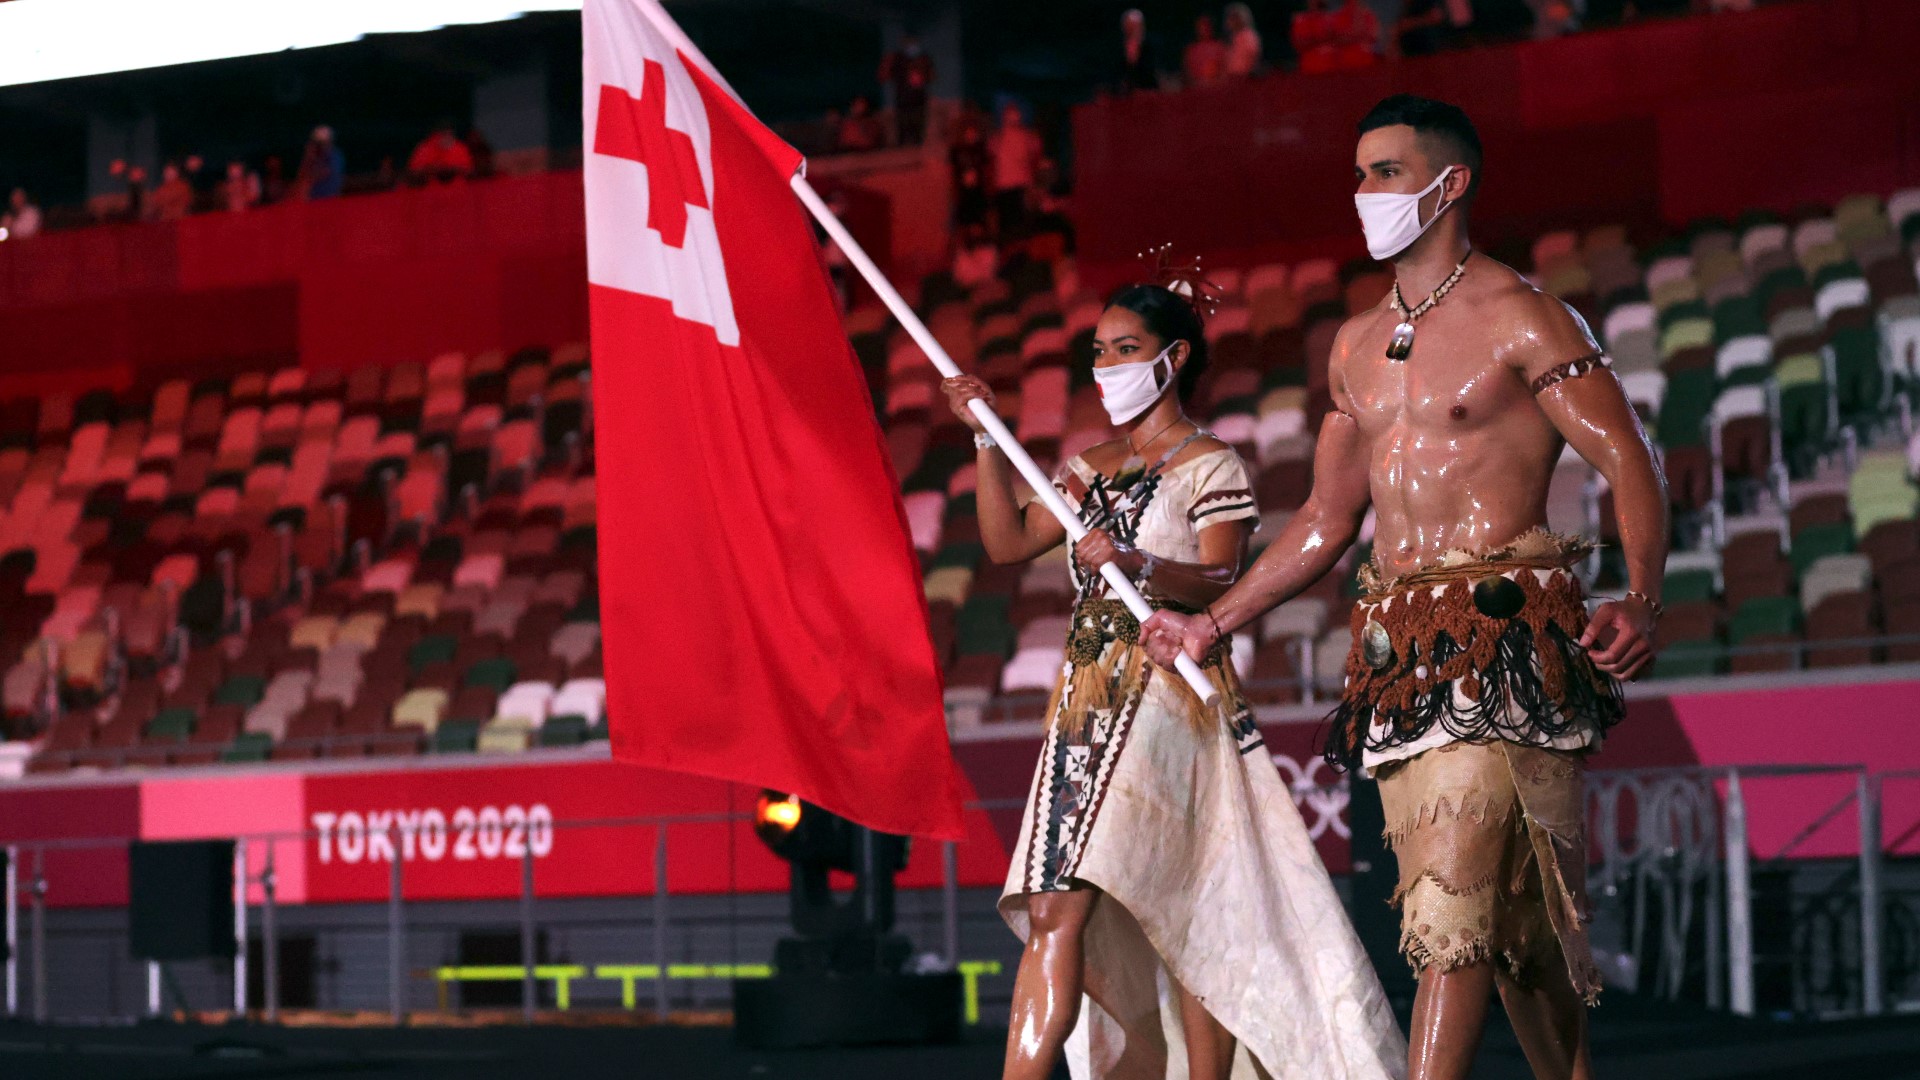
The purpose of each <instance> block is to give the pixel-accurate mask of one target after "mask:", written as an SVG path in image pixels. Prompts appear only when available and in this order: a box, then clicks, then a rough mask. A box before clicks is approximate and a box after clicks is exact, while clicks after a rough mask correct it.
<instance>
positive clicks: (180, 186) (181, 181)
mask: <svg viewBox="0 0 1920 1080" xmlns="http://www.w3.org/2000/svg"><path fill="white" fill-rule="evenodd" d="M148 205H149V206H151V207H152V210H153V219H154V220H155V221H179V220H180V219H181V218H183V217H186V216H187V214H188V213H189V212H191V211H192V210H193V185H191V184H189V183H187V179H186V177H184V176H182V175H180V166H178V165H175V164H174V163H173V162H171V161H169V162H167V163H166V164H165V165H162V166H161V167H160V186H159V187H156V188H154V189H153V198H152V200H150V202H149V204H148Z"/></svg>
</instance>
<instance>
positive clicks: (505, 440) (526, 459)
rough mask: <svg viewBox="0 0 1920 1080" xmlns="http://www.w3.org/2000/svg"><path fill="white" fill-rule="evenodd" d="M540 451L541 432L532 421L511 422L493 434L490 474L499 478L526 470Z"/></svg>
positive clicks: (501, 426)
mask: <svg viewBox="0 0 1920 1080" xmlns="http://www.w3.org/2000/svg"><path fill="white" fill-rule="evenodd" d="M539 449H540V431H539V429H538V428H536V427H535V426H534V423H533V421H531V420H510V421H508V422H506V423H504V424H502V425H500V426H499V428H498V430H496V431H494V432H493V434H492V464H491V468H490V470H489V471H490V473H491V474H492V475H493V476H496V477H497V476H499V475H501V474H503V473H506V472H511V471H514V470H519V469H525V468H528V467H530V466H531V465H532V464H533V462H534V455H535V454H536V453H538V451H539Z"/></svg>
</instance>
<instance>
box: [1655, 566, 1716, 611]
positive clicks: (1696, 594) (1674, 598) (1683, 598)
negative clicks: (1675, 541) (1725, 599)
mask: <svg viewBox="0 0 1920 1080" xmlns="http://www.w3.org/2000/svg"><path fill="white" fill-rule="evenodd" d="M1714 593H1715V589H1714V583H1713V571H1711V570H1676V571H1673V572H1670V573H1668V574H1667V579H1666V583H1665V584H1664V585H1662V586H1661V596H1660V599H1661V600H1662V602H1664V603H1666V604H1668V605H1672V604H1685V603H1690V602H1692V601H1695V600H1712V599H1713V597H1714Z"/></svg>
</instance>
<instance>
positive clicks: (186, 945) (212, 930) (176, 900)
mask: <svg viewBox="0 0 1920 1080" xmlns="http://www.w3.org/2000/svg"><path fill="white" fill-rule="evenodd" d="M127 864H128V866H127V877H128V881H127V886H128V889H127V891H128V897H129V902H128V906H127V920H128V924H129V925H128V935H127V936H128V939H129V941H130V943H131V945H132V953H133V957H134V959H136V960H198V959H203V958H206V957H231V956H232V955H233V954H234V948H235V943H234V939H233V841H231V840H169V841H135V842H134V843H133V844H132V845H130V846H129V847H128V850H127Z"/></svg>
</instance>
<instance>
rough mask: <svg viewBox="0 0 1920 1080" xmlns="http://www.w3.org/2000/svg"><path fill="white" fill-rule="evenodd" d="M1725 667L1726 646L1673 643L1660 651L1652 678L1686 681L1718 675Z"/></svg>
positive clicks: (1701, 643)
mask: <svg viewBox="0 0 1920 1080" xmlns="http://www.w3.org/2000/svg"><path fill="white" fill-rule="evenodd" d="M1726 667H1727V649H1726V646H1724V645H1722V644H1720V643H1719V642H1717V641H1675V642H1670V643H1668V645H1667V646H1666V647H1665V648H1663V649H1661V650H1660V655H1659V657H1658V658H1657V659H1655V660H1654V662H1653V678H1656V679H1687V678H1699V677H1701V676H1706V675H1719V674H1721V673H1722V672H1724V671H1725V670H1726Z"/></svg>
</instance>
